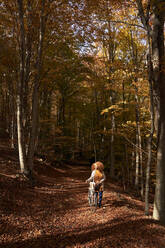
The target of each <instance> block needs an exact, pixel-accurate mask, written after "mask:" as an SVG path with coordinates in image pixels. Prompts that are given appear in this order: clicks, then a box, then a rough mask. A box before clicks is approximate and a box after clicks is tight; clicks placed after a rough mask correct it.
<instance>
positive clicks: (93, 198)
mask: <svg viewBox="0 0 165 248" xmlns="http://www.w3.org/2000/svg"><path fill="white" fill-rule="evenodd" d="M88 202H89V206H90V207H92V206H95V207H97V195H96V191H95V182H90V183H89V188H88Z"/></svg>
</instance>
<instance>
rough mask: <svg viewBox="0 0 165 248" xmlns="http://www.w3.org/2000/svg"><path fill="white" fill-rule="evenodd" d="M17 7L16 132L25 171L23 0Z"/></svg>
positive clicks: (21, 162)
mask: <svg viewBox="0 0 165 248" xmlns="http://www.w3.org/2000/svg"><path fill="white" fill-rule="evenodd" d="M17 3H18V9H19V26H20V47H19V50H20V51H19V52H20V53H19V55H20V77H19V79H18V87H17V133H18V151H19V162H20V169H21V172H22V173H26V172H27V171H26V164H25V146H24V133H23V119H22V116H23V88H24V79H25V77H24V70H25V34H24V20H23V1H22V0H17Z"/></svg>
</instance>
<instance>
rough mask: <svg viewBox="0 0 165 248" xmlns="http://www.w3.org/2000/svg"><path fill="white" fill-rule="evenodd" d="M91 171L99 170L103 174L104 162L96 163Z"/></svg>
mask: <svg viewBox="0 0 165 248" xmlns="http://www.w3.org/2000/svg"><path fill="white" fill-rule="evenodd" d="M91 170H92V171H93V170H99V171H100V172H103V170H104V165H103V163H102V162H100V161H97V162H95V163H93V164H92V166H91Z"/></svg>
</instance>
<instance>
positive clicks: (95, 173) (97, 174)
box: [86, 161, 106, 208]
mask: <svg viewBox="0 0 165 248" xmlns="http://www.w3.org/2000/svg"><path fill="white" fill-rule="evenodd" d="M91 169H92V173H91V176H90V177H89V178H88V179H87V180H86V182H87V183H90V182H94V183H95V199H96V201H95V203H96V206H97V201H98V195H99V202H98V203H99V208H100V207H101V202H102V197H103V191H104V181H105V179H106V177H105V174H104V171H103V170H104V165H103V163H102V162H100V161H97V162H96V163H93V164H92V166H91Z"/></svg>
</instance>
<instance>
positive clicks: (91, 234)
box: [0, 143, 165, 248]
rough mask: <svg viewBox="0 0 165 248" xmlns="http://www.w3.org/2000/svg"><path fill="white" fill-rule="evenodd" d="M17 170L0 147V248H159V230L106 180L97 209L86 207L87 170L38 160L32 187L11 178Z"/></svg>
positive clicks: (162, 235)
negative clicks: (100, 202)
mask: <svg viewBox="0 0 165 248" xmlns="http://www.w3.org/2000/svg"><path fill="white" fill-rule="evenodd" d="M18 168H19V164H18V160H17V155H16V154H15V152H14V151H12V150H11V149H10V148H7V147H6V146H5V145H3V144H2V143H1V145H0V247H2V248H9V247H11V248H18V247H19V248H56V247H57V248H67V247H68V248H70V247H77V248H78V247H86V248H88V247H89V248H90V247H92V248H95V247H96V248H107V247H109V248H116V247H120V248H124V247H125V248H126V247H129V248H135V247H136V248H165V226H162V225H160V224H159V223H158V222H156V221H154V220H153V219H152V218H151V216H150V217H146V216H145V215H144V203H143V202H142V201H140V199H138V198H135V197H133V195H131V194H128V193H126V192H125V193H124V192H123V191H122V188H121V187H120V186H119V185H117V184H115V183H112V182H109V179H108V178H107V181H106V185H105V192H104V197H103V206H102V208H100V209H97V210H96V211H93V210H92V209H91V208H90V207H89V206H88V200H87V192H88V185H87V184H86V183H85V180H86V179H87V178H88V177H89V175H90V168H89V167H88V166H83V165H80V164H79V163H78V164H74V165H73V164H72V165H69V164H65V165H64V166H61V167H60V166H58V167H53V166H50V165H49V164H48V163H46V162H42V161H38V162H36V164H35V176H36V180H37V183H36V186H34V187H31V186H30V184H29V183H28V182H27V181H26V180H25V179H23V178H17V177H16V173H18ZM151 212H152V206H151Z"/></svg>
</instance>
